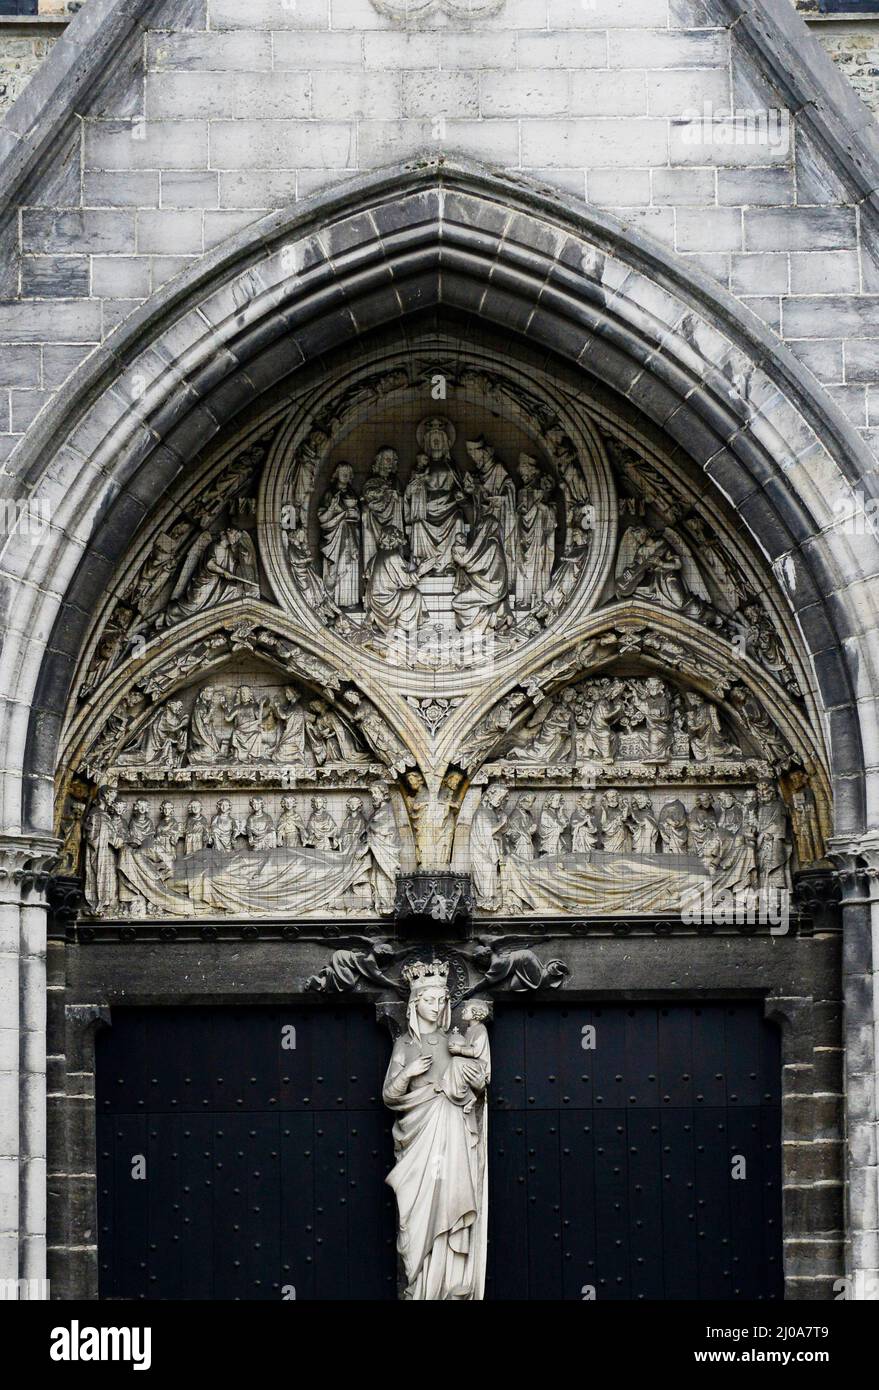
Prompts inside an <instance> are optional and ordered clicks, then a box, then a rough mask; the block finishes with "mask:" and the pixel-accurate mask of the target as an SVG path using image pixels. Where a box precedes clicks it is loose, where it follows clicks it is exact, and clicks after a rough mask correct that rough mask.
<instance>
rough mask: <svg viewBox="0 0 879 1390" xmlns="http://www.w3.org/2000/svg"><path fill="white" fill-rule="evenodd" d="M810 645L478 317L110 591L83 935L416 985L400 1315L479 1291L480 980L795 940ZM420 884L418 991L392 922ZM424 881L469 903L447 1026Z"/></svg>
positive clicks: (237, 483)
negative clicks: (476, 997) (627, 949)
mask: <svg viewBox="0 0 879 1390" xmlns="http://www.w3.org/2000/svg"><path fill="white" fill-rule="evenodd" d="M792 631H793V629H792V625H791V624H790V623H789V622H787V621H786V608H785V603H784V599H783V596H782V595H781V594H780V592H779V591H778V590H777V588H776V585H775V580H774V577H773V576H772V573H771V571H768V570H767V569H766V567H765V565H764V563H763V561H762V560H761V558H760V557H759V556H758V555H757V554H756V553H755V552H754V550H753V549H752V548H750V547H749V545H748V543H747V542H746V540H745V539H744V537H743V535H742V532H741V529H740V528H739V527H738V526H737V524H736V518H735V517H734V516H733V515H731V514H730V513H729V512H728V511H726V510H725V508H724V505H723V504H722V503H721V502H720V501H719V500H718V499H717V498H715V497H712V496H708V495H707V494H706V493H705V491H704V488H703V487H702V486H701V484H700V480H699V479H697V478H696V477H695V476H694V475H693V474H692V472H691V471H690V469H689V465H688V464H687V463H686V462H685V461H684V460H682V458H681V455H680V453H679V451H677V450H675V449H671V448H669V447H668V445H667V443H666V442H665V441H664V440H663V439H662V438H661V437H660V436H658V435H657V433H656V431H654V430H652V429H651V428H650V427H648V426H647V425H646V423H644V422H643V421H641V422H639V421H638V420H636V419H634V418H633V413H632V411H631V409H628V410H626V411H625V412H623V413H620V409H619V406H618V403H616V402H615V401H614V400H612V399H610V398H609V397H607V396H606V395H602V394H601V393H599V392H596V393H595V394H594V395H591V394H587V393H586V392H585V391H584V389H583V381H582V379H581V378H575V377H574V376H573V375H572V374H571V373H570V372H569V370H568V369H567V368H566V367H564V366H563V365H561V364H556V365H555V366H553V368H552V370H550V369H549V368H548V366H547V364H546V362H545V360H531V359H530V358H529V356H528V353H527V351H526V350H525V349H521V350H517V352H516V353H513V352H511V351H510V350H509V347H507V348H506V349H505V350H504V351H503V352H501V351H500V350H499V348H498V345H497V344H496V343H494V342H492V341H490V340H489V339H488V338H486V340H485V341H484V342H477V341H474V340H473V338H472V337H468V338H467V340H466V341H465V340H463V339H462V338H461V337H460V335H459V334H458V333H457V330H455V329H454V327H453V326H452V325H451V324H447V325H444V326H441V327H440V328H437V327H434V328H432V329H431V330H430V331H425V332H424V333H421V334H419V333H418V332H415V330H414V329H413V331H412V334H411V336H410V339H409V341H408V343H407V345H406V347H405V350H403V349H402V348H401V346H400V344H399V341H396V340H394V339H393V338H390V337H387V338H385V339H381V340H380V339H378V338H377V339H376V340H375V343H374V345H373V350H372V351H371V352H370V353H369V355H368V356H367V355H366V354H361V355H360V356H358V357H357V358H356V360H355V361H354V363H353V364H352V362H351V360H350V358H347V357H346V358H344V359H343V358H342V357H339V358H337V359H336V360H330V361H328V362H327V363H326V364H325V365H324V367H323V368H322V369H321V371H320V372H319V373H318V372H317V370H316V369H315V370H314V371H313V372H312V374H311V376H310V377H309V376H307V375H306V374H305V373H303V374H302V377H301V379H300V380H298V381H297V384H296V386H295V389H291V390H290V392H289V393H288V394H287V395H286V396H279V397H278V398H276V399H274V400H273V402H272V404H270V405H261V406H259V407H258V408H257V407H254V408H253V409H252V412H251V415H250V417H249V418H248V420H247V421H246V422H245V423H244V424H242V425H241V426H240V427H239V429H238V431H237V433H236V434H235V435H234V436H230V437H228V438H225V439H223V440H222V441H221V442H220V443H219V444H217V445H216V446H211V448H210V449H207V450H206V451H205V453H204V455H203V456H201V457H199V459H198V460H196V461H194V462H193V465H192V468H191V469H190V470H189V472H188V473H187V475H186V478H185V480H184V482H182V483H181V484H180V486H179V487H178V489H177V491H176V492H175V493H174V495H173V496H170V497H168V498H166V499H165V500H163V502H162V503H161V504H160V505H159V506H158V507H157V508H156V511H155V513H154V515H153V516H152V517H151V518H150V519H149V521H148V523H147V524H146V525H145V526H144V528H143V530H142V532H141V534H140V535H139V536H138V538H137V540H136V543H135V544H134V546H133V547H132V549H131V552H130V554H129V555H128V557H127V560H126V562H125V564H124V565H123V567H122V568H121V570H120V572H119V573H118V575H117V576H116V579H115V582H114V583H113V584H111V585H110V586H109V587H108V591H107V596H106V599H105V601H104V602H103V604H102V605H101V606H100V608H99V609H98V611H97V612H96V614H95V620H94V625H93V629H92V632H91V635H90V638H89V640H88V643H87V644H86V648H85V650H84V652H83V654H82V658H81V661H80V666H79V670H78V673H77V677H76V680H75V683H74V690H73V695H72V698H71V701H70V704H69V708H68V711H67V718H66V724H65V729H64V735H63V763H62V766H63V771H62V774H61V776H60V778H59V797H58V827H59V830H60V833H61V834H62V836H63V838H64V867H65V870H66V872H67V873H69V874H71V875H77V876H79V879H80V881H81V885H82V894H83V904H84V905H83V911H82V914H81V927H82V930H84V931H85V932H86V933H87V934H88V935H89V936H90V937H91V938H92V939H98V940H101V939H107V938H108V937H115V938H116V939H117V940H121V941H124V942H132V943H136V942H138V941H140V940H153V939H155V938H156V937H158V938H159V939H164V940H169V941H174V940H177V939H178V938H180V937H183V938H184V939H185V938H186V936H187V935H190V936H192V935H194V936H198V937H200V938H202V939H204V940H207V941H213V940H215V939H217V938H218V937H220V936H222V935H228V934H230V933H231V934H233V935H234V934H236V933H238V934H239V935H241V934H243V935H244V936H245V937H248V936H249V937H250V938H253V939H256V938H258V937H259V936H260V933H266V932H268V933H271V932H274V933H275V934H279V933H280V934H281V935H283V936H284V937H285V938H286V939H288V940H297V941H298V942H299V945H298V946H297V948H296V950H297V952H298V951H300V950H301V952H302V954H301V955H295V959H296V960H300V959H306V958H307V959H308V961H309V965H308V969H310V970H311V971H312V973H311V974H310V975H308V976H307V977H303V978H301V979H300V980H299V982H298V984H297V986H296V989H297V991H298V990H300V989H302V990H303V991H304V992H307V993H312V994H315V995H317V996H321V995H323V996H329V997H332V996H334V995H343V994H347V993H350V992H352V991H355V990H359V991H360V992H361V993H369V992H370V991H373V992H374V991H378V992H379V993H380V995H381V996H382V997H384V998H385V1000H387V999H391V1000H394V999H400V1000H401V1003H400V1004H398V1005H397V1008H398V1009H399V1008H402V1006H403V1001H406V1000H408V1002H409V1009H408V1014H407V1016H406V1018H405V1020H402V1021H401V1023H400V1027H399V1029H398V1033H397V1036H396V1040H395V1042H394V1046H393V1052H392V1056H391V1060H390V1066H389V1069H388V1072H387V1078H386V1082H385V1087H384V1100H385V1102H386V1104H387V1105H388V1106H389V1107H390V1108H391V1109H392V1110H393V1112H394V1118H395V1125H394V1139H395V1150H394V1159H393V1163H391V1162H388V1163H387V1165H386V1167H385V1170H384V1173H383V1174H382V1178H384V1176H385V1175H386V1174H387V1173H388V1172H389V1171H390V1178H389V1182H390V1184H391V1187H392V1188H393V1190H394V1193H395V1196H396V1200H397V1205H398V1212H399V1216H400V1231H399V1242H400V1244H399V1250H400V1256H401V1261H402V1269H403V1274H404V1276H405V1280H404V1282H405V1295H406V1297H409V1298H413V1299H459V1298H460V1299H478V1298H481V1297H483V1294H484V1290H485V1287H486V1285H485V1280H486V1232H487V1229H488V1228H487V1214H488V1212H489V1211H490V1209H491V1207H490V1204H489V1199H488V1195H487V1183H488V1175H489V1168H490V1163H489V1155H488V1149H487V1138H486V1136H487V1133H490V1126H487V1123H486V1096H487V1095H488V1096H490V1094H491V1091H490V1085H489V1083H490V1068H491V1062H490V1051H491V1050H494V1051H495V1057H496V1061H497V1050H496V1048H495V1049H490V1048H489V1044H488V1034H487V1032H486V1028H485V1020H484V1015H485V1013H486V1012H487V1009H488V1004H487V1002H486V1001H487V999H488V997H489V996H490V995H491V994H492V992H497V994H498V997H499V998H507V997H509V996H510V995H516V994H523V993H528V994H533V995H537V994H538V993H539V992H541V991H542V992H544V993H547V994H548V992H549V991H551V990H557V991H563V990H564V989H565V988H568V987H569V986H570V985H573V986H574V987H576V988H577V989H578V990H579V989H583V988H585V987H587V986H586V984H585V982H584V981H583V980H576V981H574V980H569V975H570V967H569V966H568V965H567V964H566V963H565V961H564V959H562V956H563V955H564V952H563V951H562V952H561V954H560V955H556V954H554V951H555V949H557V948H555V947H554V948H553V950H541V949H540V945H541V942H542V941H544V939H546V938H548V937H549V936H551V935H556V936H557V937H558V936H561V937H562V938H563V937H564V936H565V934H567V935H568V936H570V935H572V934H576V933H577V932H578V931H580V930H581V929H582V924H583V923H584V922H586V923H588V922H594V923H599V924H600V923H602V922H607V923H610V924H612V925H614V926H620V929H622V927H621V924H628V925H631V924H633V923H634V924H635V925H636V926H637V925H638V924H639V923H641V924H643V923H645V922H647V923H651V924H652V926H651V930H661V931H664V930H666V929H670V928H671V927H673V926H674V925H675V924H678V926H679V927H682V928H683V929H684V930H685V931H689V933H690V935H691V936H693V935H694V934H695V932H696V931H698V930H699V928H700V925H701V926H703V927H704V926H705V925H708V926H711V925H712V924H716V923H718V922H726V923H729V922H731V921H736V920H741V917H742V914H744V915H745V917H746V920H747V921H749V922H753V921H755V920H756V921H757V922H758V923H759V922H762V923H763V924H764V925H765V923H766V922H767V921H768V922H770V923H773V924H777V923H783V922H786V920H787V914H788V913H789V910H790V895H791V891H792V887H793V883H794V880H795V877H796V875H798V874H799V873H800V872H801V871H802V870H804V869H807V868H809V867H811V866H813V865H815V864H816V863H820V861H821V860H822V857H823V855H824V837H825V835H826V833H827V829H828V825H829V808H830V800H829V788H828V779H827V774H826V766H825V758H824V749H823V744H822V740H821V735H820V729H819V727H818V724H817V720H816V718H815V709H814V705H813V702H812V700H811V696H810V694H809V690H810V686H809V680H808V675H807V668H806V665H805V661H804V657H803V653H802V652H801V650H800V649H799V647H798V645H797V643H796V641H795V640H794V638H793V636H792ZM416 872H417V873H418V875H419V877H418V880H417V883H418V885H419V889H420V891H423V901H424V904H425V908H424V913H423V915H424V916H425V917H432V919H433V921H434V926H435V930H434V933H433V939H434V940H435V941H436V956H435V958H434V957H433V955H432V954H431V955H430V957H429V958H421V966H420V968H421V969H422V971H424V972H426V982H425V979H424V978H423V977H422V976H421V975H419V969H418V968H414V967H413V964H412V962H411V961H409V962H408V963H407V961H406V959H405V952H402V950H401V948H402V944H403V943H402V941H401V938H400V936H399V935H397V934H396V933H398V932H402V930H403V928H402V926H401V924H399V923H397V924H396V925H395V924H394V921H393V919H394V910H395V903H396V902H399V901H400V892H401V888H402V885H403V884H405V882H406V881H407V876H410V875H412V874H414V873H416ZM431 873H433V874H435V875H436V879H437V883H439V882H440V881H441V880H442V881H443V882H452V883H453V882H455V881H456V880H455V875H462V874H463V875H469V877H470V880H471V882H472V902H473V910H474V922H473V935H476V936H478V938H479V939H478V940H477V941H475V942H474V941H473V940H471V941H470V943H469V945H468V946H467V947H466V948H463V947H462V950H463V951H464V957H465V958H466V960H467V961H468V962H469V963H468V965H467V967H466V969H464V967H461V968H462V969H464V978H463V979H458V980H457V985H456V991H451V995H452V1000H451V1002H454V1003H455V1005H456V1007H459V1006H460V1005H461V1004H462V1003H463V1001H464V998H465V996H467V995H472V994H474V993H476V992H477V991H479V992H481V994H482V997H481V1000H480V1001H473V1002H471V1003H470V1005H469V1007H467V1008H466V1010H459V1012H457V1013H456V1014H455V1027H454V1028H453V1027H452V1018H451V1014H450V1011H449V1003H450V993H447V992H446V985H445V984H444V983H443V981H442V980H441V979H440V975H441V974H442V975H444V973H445V972H446V971H447V970H449V969H454V968H456V967H454V959H455V957H454V952H451V951H449V950H448V949H447V948H446V947H445V946H442V945H441V940H442V938H443V936H445V937H448V936H449V935H453V933H452V934H450V933H449V931H448V923H449V920H450V918H449V916H448V914H447V913H446V908H447V906H448V905H447V904H444V903H443V902H442V901H441V894H440V892H439V889H438V888H437V889H436V890H435V891H433V896H431V892H432V890H431V887H430V885H431ZM444 913H446V915H445V916H444V915H443V914H444ZM452 915H453V916H454V914H452ZM657 924H658V925H657ZM327 937H330V938H332V939H330V940H327ZM547 944H548V942H547ZM291 959H294V956H291ZM316 962H319V964H318V963H316ZM459 964H460V962H459ZM416 965H417V962H416ZM468 971H469V972H470V975H474V972H475V977H474V978H469V976H468V974H467V972H468ZM413 972H414V973H413ZM619 987H620V988H624V987H625V986H624V984H623V983H622V982H620V984H619ZM501 1065H506V1063H504V1062H502V1063H501ZM523 1074H524V1073H523ZM309 1084H310V1083H309ZM339 1103H340V1104H341V1103H342V1102H339ZM370 1123H372V1121H370ZM544 1138H545V1136H544ZM510 1142H511V1143H513V1142H514V1141H513V1140H512V1139H511V1140H510ZM541 1142H543V1140H541ZM651 1142H652V1141H650V1140H648V1139H647V1137H646V1132H645V1136H644V1143H645V1145H646V1146H647V1148H648V1149H649V1147H650V1143H651ZM514 1147H515V1144H514ZM584 1161H585V1160H584ZM590 1161H591V1160H590ZM437 1165H439V1168H437ZM428 1192H433V1194H434V1196H436V1195H437V1193H440V1194H441V1195H442V1197H443V1203H440V1204H438V1203H437V1201H435V1200H434V1199H433V1197H431V1198H430V1199H429V1200H428V1198H427V1197H426V1195H425V1194H426V1193H428ZM494 1200H495V1199H494V1197H493V1196H492V1198H491V1201H492V1202H494ZM541 1200H542V1199H541ZM572 1200H574V1199H573V1198H572ZM439 1206H442V1208H443V1209H442V1210H439ZM544 1235H545V1232H544ZM540 1238H541V1239H542V1238H543V1236H541V1237H540ZM535 1239H537V1237H535ZM614 1277H616V1276H614ZM583 1282H584V1283H588V1282H589V1280H588V1277H586V1276H585V1275H584V1276H583ZM770 1282H771V1281H770ZM633 1287H634V1285H633ZM767 1287H768V1285H767Z"/></svg>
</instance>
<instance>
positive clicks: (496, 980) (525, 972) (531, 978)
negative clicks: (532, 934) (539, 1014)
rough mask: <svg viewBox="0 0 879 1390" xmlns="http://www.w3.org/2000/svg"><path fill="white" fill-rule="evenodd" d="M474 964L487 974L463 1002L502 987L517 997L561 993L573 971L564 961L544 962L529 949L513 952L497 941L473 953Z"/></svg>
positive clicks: (471, 989) (487, 943)
mask: <svg viewBox="0 0 879 1390" xmlns="http://www.w3.org/2000/svg"><path fill="white" fill-rule="evenodd" d="M473 963H474V965H476V966H478V968H479V969H480V970H482V971H484V972H485V973H484V974H483V976H482V979H481V980H478V981H477V983H476V984H475V985H473V986H472V987H471V988H470V989H468V990H467V991H466V993H465V994H464V998H465V999H466V998H468V997H469V996H470V995H473V994H479V993H481V991H482V990H485V989H499V988H500V987H501V986H504V988H506V989H509V990H512V991H513V993H515V994H530V993H533V992H534V991H535V990H538V989H545V988H549V989H559V988H560V987H561V985H562V984H563V983H564V981H565V979H566V978H567V976H568V975H570V973H571V972H570V969H569V967H568V966H567V965H565V963H564V961H561V960H548V961H547V962H546V964H545V965H544V963H543V961H542V960H540V958H539V957H538V956H536V955H535V953H534V951H532V950H531V949H530V947H524V948H520V949H519V950H511V949H510V948H509V947H504V946H503V945H502V944H501V943H500V942H498V941H492V942H486V943H482V944H480V945H479V946H477V948H476V950H475V951H474V952H473Z"/></svg>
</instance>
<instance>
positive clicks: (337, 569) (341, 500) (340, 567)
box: [317, 491, 360, 608]
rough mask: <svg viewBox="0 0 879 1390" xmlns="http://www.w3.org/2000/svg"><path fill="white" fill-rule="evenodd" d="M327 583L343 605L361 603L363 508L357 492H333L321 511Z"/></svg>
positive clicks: (346, 606) (339, 603) (341, 606)
mask: <svg viewBox="0 0 879 1390" xmlns="http://www.w3.org/2000/svg"><path fill="white" fill-rule="evenodd" d="M317 516H318V521H319V523H320V529H321V554H322V555H323V557H324V574H323V578H324V584H325V585H326V589H327V592H328V593H329V594H330V596H331V598H332V599H333V601H334V602H335V603H336V604H337V605H338V607H339V608H356V607H357V605H358V604H359V603H360V508H359V505H358V501H357V498H356V497H355V495H354V493H353V492H348V491H337V492H334V493H332V494H331V496H330V498H329V499H328V501H327V505H326V506H325V507H323V508H321V510H320V511H319V512H318V514H317Z"/></svg>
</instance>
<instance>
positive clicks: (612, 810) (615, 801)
mask: <svg viewBox="0 0 879 1390" xmlns="http://www.w3.org/2000/svg"><path fill="white" fill-rule="evenodd" d="M601 837H602V840H603V843H604V848H605V850H606V851H607V852H608V853H609V854H628V853H629V851H630V850H631V848H632V839H631V835H630V833H629V800H628V798H627V797H621V796H620V794H619V792H618V791H617V790H616V788H615V787H612V788H611V789H610V791H608V792H606V793H605V795H604V800H603V801H602V803H601Z"/></svg>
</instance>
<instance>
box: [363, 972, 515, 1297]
mask: <svg viewBox="0 0 879 1390" xmlns="http://www.w3.org/2000/svg"><path fill="white" fill-rule="evenodd" d="M448 970H449V967H448V963H447V962H446V961H430V962H425V961H417V962H415V963H414V964H413V965H411V966H408V967H406V968H405V969H404V971H403V976H404V979H406V980H407V981H408V984H409V1005H408V1009H407V1015H406V1016H407V1025H408V1026H407V1028H406V1031H405V1033H404V1034H403V1036H402V1037H400V1038H398V1039H397V1042H396V1043H395V1044H394V1050H393V1053H392V1054H391V1063H390V1066H389V1067H388V1074H387V1076H386V1077H385V1084H384V1092H383V1096H384V1101H385V1104H386V1105H387V1106H389V1108H390V1109H391V1110H393V1111H394V1112H395V1114H396V1117H397V1118H396V1123H395V1124H394V1153H395V1157H396V1163H395V1166H394V1168H393V1171H392V1172H391V1173H390V1175H389V1177H388V1179H387V1181H388V1183H389V1184H390V1185H391V1187H392V1188H393V1189H394V1192H395V1194H396V1197H397V1211H398V1216H399V1226H398V1232H399V1233H398V1236H397V1249H398V1251H399V1252H400V1256H401V1258H402V1261H403V1266H404V1269H405V1272H406V1292H405V1294H404V1298H406V1299H430V1300H445V1299H449V1300H476V1299H481V1298H482V1296H483V1293H484V1290H485V1252H486V1234H487V1228H486V1218H487V1215H488V1200H487V1199H488V1188H487V1168H486V1113H485V1088H486V1086H487V1084H488V1080H489V1075H490V1061H489V1053H488V1036H487V1033H486V1030H485V1028H484V1027H482V1025H481V1024H479V1023H476V1024H474V1025H473V1026H471V1027H470V1028H468V1031H467V1034H466V1037H461V1035H460V1034H459V1033H458V1032H457V1031H455V1032H450V1028H451V1004H450V1000H449V991H448V985H447V978H448Z"/></svg>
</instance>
